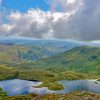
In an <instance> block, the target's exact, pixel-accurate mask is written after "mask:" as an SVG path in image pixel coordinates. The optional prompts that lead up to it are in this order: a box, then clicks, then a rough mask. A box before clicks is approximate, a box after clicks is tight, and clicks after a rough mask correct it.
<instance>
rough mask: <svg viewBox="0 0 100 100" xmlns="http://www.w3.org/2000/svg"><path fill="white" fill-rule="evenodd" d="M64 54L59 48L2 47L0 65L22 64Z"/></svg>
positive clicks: (0, 47) (0, 46) (0, 49)
mask: <svg viewBox="0 0 100 100" xmlns="http://www.w3.org/2000/svg"><path fill="white" fill-rule="evenodd" d="M60 52H63V50H58V49H57V47H54V46H53V47H52V46H51V47H48V46H45V47H43V46H28V45H0V63H3V64H4V63H11V64H12V63H22V62H29V61H35V60H39V59H42V58H47V57H50V56H53V55H55V54H58V53H60Z"/></svg>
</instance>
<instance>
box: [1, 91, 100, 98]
mask: <svg viewBox="0 0 100 100" xmlns="http://www.w3.org/2000/svg"><path fill="white" fill-rule="evenodd" d="M0 100H100V95H99V94H93V93H87V92H73V93H70V94H59V95H57V94H47V95H37V94H29V95H22V96H14V97H4V98H2V99H0Z"/></svg>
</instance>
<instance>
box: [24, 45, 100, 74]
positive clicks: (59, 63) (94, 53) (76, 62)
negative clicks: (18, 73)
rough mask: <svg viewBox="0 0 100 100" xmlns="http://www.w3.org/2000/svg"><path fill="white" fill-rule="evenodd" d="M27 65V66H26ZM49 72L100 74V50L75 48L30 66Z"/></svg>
mask: <svg viewBox="0 0 100 100" xmlns="http://www.w3.org/2000/svg"><path fill="white" fill-rule="evenodd" d="M26 65H27V64H26ZM29 66H30V67H33V68H36V67H39V68H41V67H44V68H45V69H47V70H49V71H65V69H66V70H69V71H78V72H83V73H96V74H100V48H96V47H85V46H83V47H75V48H73V49H71V50H69V51H67V52H64V53H62V54H59V55H57V56H53V57H50V58H46V59H42V60H39V61H36V62H34V63H31V64H29Z"/></svg>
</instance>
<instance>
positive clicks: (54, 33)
mask: <svg viewBox="0 0 100 100" xmlns="http://www.w3.org/2000/svg"><path fill="white" fill-rule="evenodd" d="M0 37H28V38H30V37H31V38H39V39H52V38H57V39H74V40H81V41H94V40H100V0H0Z"/></svg>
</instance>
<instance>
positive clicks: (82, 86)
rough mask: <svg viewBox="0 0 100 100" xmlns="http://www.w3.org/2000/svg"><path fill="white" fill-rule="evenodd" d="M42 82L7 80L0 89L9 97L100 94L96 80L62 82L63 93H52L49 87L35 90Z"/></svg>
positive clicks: (0, 82)
mask: <svg viewBox="0 0 100 100" xmlns="http://www.w3.org/2000/svg"><path fill="white" fill-rule="evenodd" d="M41 83H42V82H38V81H27V80H20V79H14V80H6V81H0V87H1V88H2V89H3V91H5V92H7V94H8V96H14V95H21V94H29V93H37V94H48V93H58V94H64V93H71V92H73V91H77V90H78V91H83V90H85V91H88V92H94V93H98V94H100V82H96V81H95V80H75V81H66V80H63V81H60V83H61V84H62V85H63V86H64V90H61V91H50V90H48V88H47V87H43V88H34V87H35V86H38V85H40V84H41Z"/></svg>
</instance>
